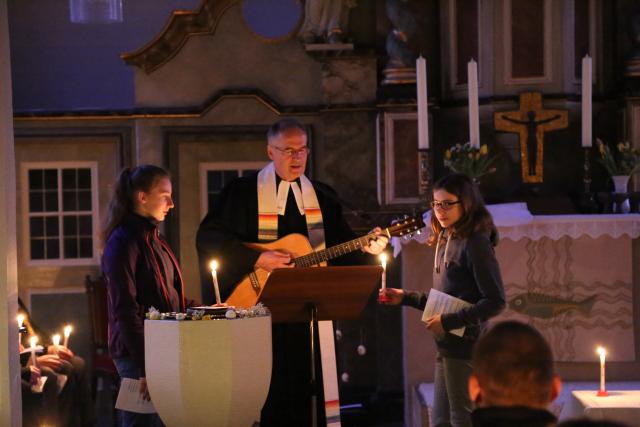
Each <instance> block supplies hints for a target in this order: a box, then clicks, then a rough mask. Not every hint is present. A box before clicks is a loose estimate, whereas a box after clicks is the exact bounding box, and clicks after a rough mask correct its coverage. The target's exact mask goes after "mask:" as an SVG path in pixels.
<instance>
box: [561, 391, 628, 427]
mask: <svg viewBox="0 0 640 427" xmlns="http://www.w3.org/2000/svg"><path fill="white" fill-rule="evenodd" d="M576 417H587V418H591V419H594V420H608V421H618V422H622V423H625V424H627V425H630V426H640V390H623V391H609V396H606V397H598V396H596V391H595V390H588V391H587V390H574V391H573V392H571V397H570V399H569V402H567V405H566V407H565V410H563V412H562V414H561V418H562V420H565V419H569V418H576Z"/></svg>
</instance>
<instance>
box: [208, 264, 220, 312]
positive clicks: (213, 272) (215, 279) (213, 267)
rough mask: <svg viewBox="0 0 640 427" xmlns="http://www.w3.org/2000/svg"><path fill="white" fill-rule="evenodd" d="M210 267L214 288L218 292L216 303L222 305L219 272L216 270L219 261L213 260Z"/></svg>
mask: <svg viewBox="0 0 640 427" xmlns="http://www.w3.org/2000/svg"><path fill="white" fill-rule="evenodd" d="M209 268H211V278H212V279H213V290H214V292H215V294H216V305H222V301H220V287H219V286H218V273H217V272H216V270H217V269H218V261H216V260H213V261H211V263H210V264H209Z"/></svg>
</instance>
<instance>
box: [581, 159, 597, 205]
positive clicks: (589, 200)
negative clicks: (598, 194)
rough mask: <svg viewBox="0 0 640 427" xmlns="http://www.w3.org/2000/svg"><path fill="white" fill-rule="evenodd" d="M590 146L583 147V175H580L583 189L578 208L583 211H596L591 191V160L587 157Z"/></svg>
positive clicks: (595, 203)
mask: <svg viewBox="0 0 640 427" xmlns="http://www.w3.org/2000/svg"><path fill="white" fill-rule="evenodd" d="M590 148H591V147H584V165H583V171H584V175H583V177H582V183H583V185H584V187H583V188H584V190H583V193H582V197H581V200H580V208H581V210H582V211H583V212H584V213H598V204H597V202H596V200H595V197H594V196H593V193H592V192H591V161H590V159H589V152H590V151H591V150H590Z"/></svg>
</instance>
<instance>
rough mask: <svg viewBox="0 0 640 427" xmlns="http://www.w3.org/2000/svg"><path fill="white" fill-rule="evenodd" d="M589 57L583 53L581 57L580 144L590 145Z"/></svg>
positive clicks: (591, 80) (590, 71)
mask: <svg viewBox="0 0 640 427" xmlns="http://www.w3.org/2000/svg"><path fill="white" fill-rule="evenodd" d="M592 73H593V72H592V67H591V57H590V56H589V55H585V56H584V58H582V146H583V147H585V148H589V147H591V143H592V139H593V136H592V132H593V126H592V123H591V120H592V95H591V90H592V85H593V74H592Z"/></svg>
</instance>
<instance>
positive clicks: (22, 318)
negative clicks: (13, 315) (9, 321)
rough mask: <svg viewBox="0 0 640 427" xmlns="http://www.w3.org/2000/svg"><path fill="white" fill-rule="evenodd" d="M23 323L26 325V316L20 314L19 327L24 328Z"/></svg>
mask: <svg viewBox="0 0 640 427" xmlns="http://www.w3.org/2000/svg"><path fill="white" fill-rule="evenodd" d="M23 323H24V314H18V327H19V328H22V324H23Z"/></svg>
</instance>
